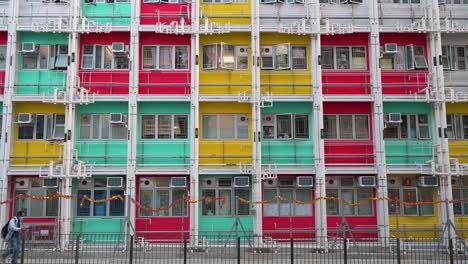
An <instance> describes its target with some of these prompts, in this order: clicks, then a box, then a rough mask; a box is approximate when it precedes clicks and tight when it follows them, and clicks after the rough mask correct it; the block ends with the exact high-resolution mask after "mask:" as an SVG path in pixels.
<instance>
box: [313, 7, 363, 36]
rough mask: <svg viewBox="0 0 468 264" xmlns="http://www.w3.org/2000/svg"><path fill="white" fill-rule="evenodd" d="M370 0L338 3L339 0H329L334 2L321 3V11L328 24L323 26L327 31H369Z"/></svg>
mask: <svg viewBox="0 0 468 264" xmlns="http://www.w3.org/2000/svg"><path fill="white" fill-rule="evenodd" d="M368 1H369V0H364V1H363V4H338V3H336V2H338V1H329V2H333V4H320V13H321V16H322V18H324V19H325V21H327V22H326V25H325V26H324V27H323V28H322V30H324V31H325V32H326V33H341V34H343V33H353V32H368V31H369V29H370V26H369V5H368V3H367V2H368Z"/></svg>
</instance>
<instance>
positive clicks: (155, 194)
mask: <svg viewBox="0 0 468 264" xmlns="http://www.w3.org/2000/svg"><path fill="white" fill-rule="evenodd" d="M164 178H167V179H169V181H168V182H170V179H171V178H170V177H164ZM147 190H151V191H152V193H153V195H152V201H151V202H152V204H153V205H156V204H157V199H158V192H161V191H168V192H169V205H170V204H172V203H173V202H175V201H176V200H175V199H174V191H185V195H184V196H188V189H187V187H182V188H181V187H170V186H164V187H162V186H151V187H148V186H142V185H141V184H140V196H139V201H140V203H141V202H142V200H141V194H142V191H147ZM181 204H182V206H184V207H183V211H182V213H183V214H182V215H174V212H173V207H169V209H167V210H165V211H169V215H160V214H159V212H151V211H148V212H147V211H145V210H143V209H141V208H140V210H139V211H138V216H139V217H178V218H181V217H187V216H188V207H189V205H187V204H186V203H185V201H182V202H181ZM153 207H157V206H153ZM143 212H146V213H143Z"/></svg>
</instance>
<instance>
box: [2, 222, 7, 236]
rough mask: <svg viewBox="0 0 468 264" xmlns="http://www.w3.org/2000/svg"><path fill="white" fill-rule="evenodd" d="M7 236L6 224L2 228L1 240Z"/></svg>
mask: <svg viewBox="0 0 468 264" xmlns="http://www.w3.org/2000/svg"><path fill="white" fill-rule="evenodd" d="M7 235H8V223H6V224H5V225H4V226H3V227H2V238H3V239H5V238H6V237H7Z"/></svg>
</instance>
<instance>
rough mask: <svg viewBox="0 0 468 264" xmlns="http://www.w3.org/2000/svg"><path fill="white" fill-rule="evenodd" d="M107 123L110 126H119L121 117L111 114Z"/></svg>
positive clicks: (121, 121) (120, 115) (121, 120)
mask: <svg viewBox="0 0 468 264" xmlns="http://www.w3.org/2000/svg"><path fill="white" fill-rule="evenodd" d="M109 123H111V124H120V123H123V115H122V114H118V113H111V114H110V118H109Z"/></svg>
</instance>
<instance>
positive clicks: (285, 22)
mask: <svg viewBox="0 0 468 264" xmlns="http://www.w3.org/2000/svg"><path fill="white" fill-rule="evenodd" d="M314 8H315V4H313V3H311V4H292V3H282V4H260V28H261V31H262V32H278V30H279V31H283V32H285V33H286V32H289V33H306V32H311V31H312V29H311V26H310V22H309V21H310V20H311V19H314V18H313V17H312V16H313V15H314V12H315V10H314Z"/></svg>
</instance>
